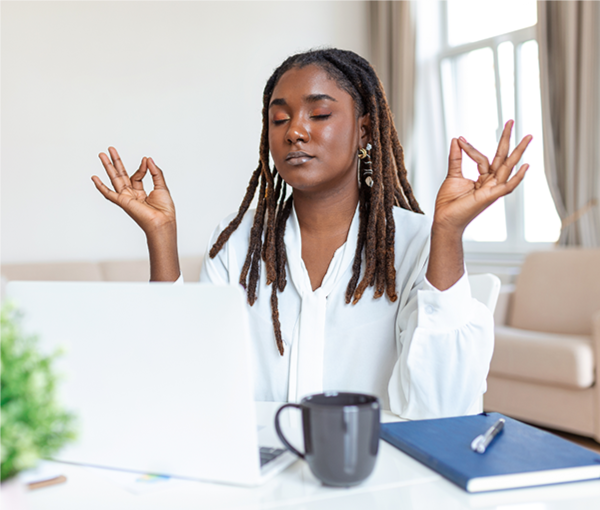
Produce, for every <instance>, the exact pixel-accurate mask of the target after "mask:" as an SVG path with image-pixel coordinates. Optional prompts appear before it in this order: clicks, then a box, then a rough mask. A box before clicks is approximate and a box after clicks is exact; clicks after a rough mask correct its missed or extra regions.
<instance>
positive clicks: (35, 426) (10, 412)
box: [0, 303, 74, 504]
mask: <svg viewBox="0 0 600 510" xmlns="http://www.w3.org/2000/svg"><path fill="white" fill-rule="evenodd" d="M0 322H1V342H0V350H1V361H0V371H1V373H0V378H1V408H0V409H1V413H2V416H1V420H2V421H1V425H0V428H1V430H0V434H1V457H2V467H1V479H2V492H3V493H5V494H3V500H5V501H4V503H5V504H6V503H7V501H6V498H7V494H6V493H7V492H9V489H10V490H14V489H12V488H11V487H13V486H14V487H18V480H17V475H18V474H19V473H20V472H21V471H23V470H25V469H28V468H30V467H33V466H34V465H35V464H36V462H37V461H38V459H42V458H47V457H49V456H51V455H52V454H54V453H56V452H57V451H58V450H59V449H60V448H61V447H62V446H63V445H64V444H65V443H66V442H67V441H69V440H71V439H73V438H74V430H73V416H72V415H71V414H70V413H68V412H66V411H65V410H64V409H62V408H61V406H60V405H59V403H58V402H57V399H56V385H57V376H56V374H55V373H54V371H53V368H52V363H53V361H54V358H55V357H56V356H57V355H58V353H54V354H52V355H44V354H42V353H41V352H40V350H39V349H38V346H37V342H38V340H37V337H35V336H31V335H26V334H24V333H23V331H22V330H21V326H20V321H19V313H18V311H17V310H16V309H15V307H14V306H12V305H11V304H6V303H5V304H3V305H2V308H1V310H0ZM17 490H18V489H17Z"/></svg>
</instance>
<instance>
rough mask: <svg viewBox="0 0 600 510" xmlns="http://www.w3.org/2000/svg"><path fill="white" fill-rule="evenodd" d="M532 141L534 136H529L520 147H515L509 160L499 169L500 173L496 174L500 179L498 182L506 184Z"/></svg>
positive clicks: (522, 141)
mask: <svg viewBox="0 0 600 510" xmlns="http://www.w3.org/2000/svg"><path fill="white" fill-rule="evenodd" d="M532 139H533V136H531V135H527V136H526V137H525V138H523V140H521V142H520V143H519V145H517V146H516V147H515V150H514V151H512V152H511V154H510V156H508V158H506V159H505V160H504V163H502V165H500V168H498V171H497V172H496V178H497V179H498V182H506V180H507V179H508V178H509V176H510V174H511V172H512V170H513V168H514V167H515V165H516V164H517V163H518V162H519V160H520V159H521V157H522V156H523V153H524V152H525V149H527V146H528V145H529V142H531V140H532Z"/></svg>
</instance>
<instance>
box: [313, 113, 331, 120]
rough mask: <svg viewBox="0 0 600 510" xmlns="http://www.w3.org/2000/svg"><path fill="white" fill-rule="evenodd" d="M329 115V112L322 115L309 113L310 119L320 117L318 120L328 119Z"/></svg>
mask: <svg viewBox="0 0 600 510" xmlns="http://www.w3.org/2000/svg"><path fill="white" fill-rule="evenodd" d="M329 117H331V113H326V114H323V115H311V116H310V118H311V119H320V120H324V119H328V118H329Z"/></svg>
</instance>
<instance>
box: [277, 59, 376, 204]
mask: <svg viewBox="0 0 600 510" xmlns="http://www.w3.org/2000/svg"><path fill="white" fill-rule="evenodd" d="M268 121H269V148H270V151H271V155H272V157H273V161H274V162H275V167H276V168H277V171H278V172H279V174H280V175H281V177H282V178H283V179H284V180H285V182H287V183H288V185H290V186H292V188H294V190H297V191H301V192H316V193H322V192H327V193H329V192H334V193H335V192H340V191H342V190H355V189H356V188H357V187H358V184H357V177H356V172H357V150H358V148H359V147H364V146H366V144H367V142H368V140H369V134H370V131H369V128H370V124H369V117H368V115H365V116H363V117H359V118H357V117H356V110H355V106H354V100H353V99H352V96H350V94H348V93H347V92H346V91H345V90H342V89H341V88H340V87H339V86H338V85H337V83H336V81H335V80H334V79H332V78H330V76H329V75H328V74H327V73H326V72H325V71H324V70H323V69H321V68H320V67H318V66H315V65H309V66H306V67H303V68H301V69H298V68H294V69H290V70H289V71H287V72H286V73H285V74H284V75H283V76H282V77H281V78H280V79H279V82H278V83H277V85H276V86H275V89H274V90H273V95H272V96H271V102H270V104H269V118H268Z"/></svg>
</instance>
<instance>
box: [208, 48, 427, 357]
mask: <svg viewBox="0 0 600 510" xmlns="http://www.w3.org/2000/svg"><path fill="white" fill-rule="evenodd" d="M308 65H316V66H318V67H320V68H321V69H323V70H324V71H325V72H327V73H328V75H329V76H330V77H331V78H332V79H334V80H335V81H336V83H337V84H338V86H339V87H340V88H341V89H342V90H344V91H346V92H348V93H349V94H350V95H351V96H352V99H353V100H354V104H355V107H356V114H357V117H358V116H363V115H366V114H369V115H370V118H371V127H372V145H373V149H372V151H371V157H372V169H373V175H372V178H373V181H374V182H373V186H372V187H369V186H367V185H365V184H364V183H362V185H361V186H360V191H359V203H360V206H359V231H358V242H357V245H356V252H355V254H354V263H353V266H352V277H351V278H350V282H349V283H348V287H347V289H346V303H350V302H352V303H353V304H356V303H358V301H359V300H360V298H361V297H362V295H363V293H364V291H365V290H366V288H367V287H369V286H370V287H375V293H374V297H375V298H380V297H381V296H383V294H384V293H385V294H387V296H388V298H389V299H390V300H391V301H396V299H397V298H398V296H397V294H396V269H395V267H394V260H395V259H394V239H395V232H396V227H395V224H394V217H393V207H394V206H399V207H402V208H403V209H408V210H410V211H414V212H419V213H421V209H420V208H419V204H418V203H417V201H416V200H415V197H414V196H413V193H412V189H411V187H410V184H409V183H408V179H407V172H406V168H405V167H404V151H403V149H402V146H401V145H400V142H399V141H398V133H397V132H396V128H395V127H394V123H393V120H392V113H391V111H390V108H389V106H388V103H387V100H386V98H385V93H384V91H383V87H382V85H381V82H380V81H379V78H378V77H377V75H376V74H375V71H374V70H373V68H372V67H371V65H370V64H369V63H368V62H367V61H366V60H365V59H364V58H362V57H360V56H359V55H357V54H355V53H353V52H351V51H345V50H338V49H324V50H313V51H308V52H306V53H299V54H297V55H293V56H291V57H289V58H288V59H287V60H285V62H283V64H281V65H280V66H279V67H278V68H277V69H276V70H275V72H274V73H273V75H272V76H271V77H270V78H269V80H268V81H267V84H266V86H265V89H264V92H263V110H262V122H263V126H262V133H261V137H260V150H259V163H258V167H257V168H256V170H255V171H254V173H253V174H252V177H251V179H250V183H249V184H248V188H247V189H246V195H245V196H244V199H243V200H242V204H241V205H240V208H239V211H238V214H237V216H236V217H235V218H234V219H233V220H232V221H231V223H229V225H228V226H227V227H226V228H225V230H223V231H222V232H221V234H220V235H219V237H218V239H217V241H216V242H215V244H214V245H213V246H212V248H211V250H210V252H209V255H210V257H211V258H214V257H215V256H216V255H217V253H219V251H220V250H221V248H222V247H223V245H224V244H225V243H226V242H227V240H228V239H229V237H230V236H231V234H232V233H233V232H234V231H235V230H236V229H237V228H238V226H239V225H240V223H241V221H242V218H243V217H244V214H245V213H246V211H247V210H248V208H249V207H250V203H251V202H252V200H253V198H254V196H255V194H256V190H257V188H259V196H258V204H257V207H256V213H255V215H254V223H253V225H252V229H251V231H250V242H249V245H248V253H247V255H246V259H245V262H244V265H243V267H242V271H241V274H240V283H241V284H242V285H243V287H244V288H245V289H246V293H247V297H248V303H249V304H250V305H251V306H252V305H253V304H254V302H255V301H256V290H257V286H258V279H259V265H260V260H261V259H262V260H263V261H264V263H265V269H266V277H267V285H271V289H272V290H271V315H272V320H273V329H274V331H275V340H276V342H277V348H278V350H279V353H280V354H281V355H283V339H282V337H281V325H280V322H279V309H278V305H277V293H278V292H283V290H284V289H285V286H286V282H287V279H286V269H285V267H286V262H287V258H286V252H285V245H284V243H283V237H284V233H285V226H286V223H287V219H288V217H289V215H290V212H291V210H292V200H293V195H290V197H289V198H286V195H287V185H286V183H285V182H284V181H283V179H282V178H281V176H280V175H279V173H278V172H277V169H276V168H273V169H271V167H270V163H269V143H268V129H269V127H268V126H269V123H268V109H269V103H270V101H271V96H272V94H273V90H274V89H275V86H276V85H277V83H278V81H279V79H280V78H281V76H283V74H284V73H286V72H287V71H289V70H290V69H293V68H303V67H306V66H308ZM363 252H364V266H365V267H364V271H363V270H362V265H363ZM361 272H362V279H360V278H361ZM359 280H360V282H359Z"/></svg>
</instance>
